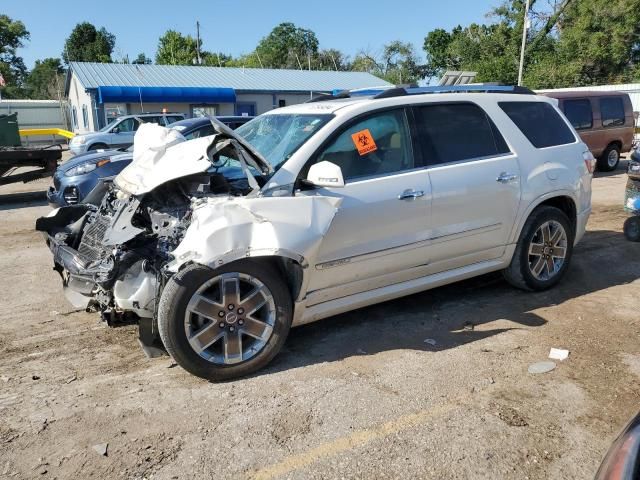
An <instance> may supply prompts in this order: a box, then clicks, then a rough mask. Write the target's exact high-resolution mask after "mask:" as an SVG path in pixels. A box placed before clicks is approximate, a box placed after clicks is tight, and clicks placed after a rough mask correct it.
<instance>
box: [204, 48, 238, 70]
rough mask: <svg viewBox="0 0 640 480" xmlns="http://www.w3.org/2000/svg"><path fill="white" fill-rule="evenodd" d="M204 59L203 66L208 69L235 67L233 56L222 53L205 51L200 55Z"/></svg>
mask: <svg viewBox="0 0 640 480" xmlns="http://www.w3.org/2000/svg"><path fill="white" fill-rule="evenodd" d="M200 57H201V58H202V65H206V66H208V67H231V66H235V65H234V61H233V57H232V56H231V55H227V54H224V53H222V52H207V51H204V52H202V53H201V54H200Z"/></svg>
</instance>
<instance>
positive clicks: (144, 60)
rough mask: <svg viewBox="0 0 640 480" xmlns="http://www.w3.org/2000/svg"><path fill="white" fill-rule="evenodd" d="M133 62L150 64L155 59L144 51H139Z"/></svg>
mask: <svg viewBox="0 0 640 480" xmlns="http://www.w3.org/2000/svg"><path fill="white" fill-rule="evenodd" d="M131 63H133V64H135V65H149V64H151V63H153V60H152V59H151V58H149V57H147V56H146V55H145V54H144V53H139V54H138V56H137V57H136V59H135V60H134V61H133V62H131Z"/></svg>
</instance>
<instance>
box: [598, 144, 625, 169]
mask: <svg viewBox="0 0 640 480" xmlns="http://www.w3.org/2000/svg"><path fill="white" fill-rule="evenodd" d="M618 163H620V147H618V145H616V144H615V143H612V144H611V145H609V146H608V147H607V148H605V149H604V152H602V155H600V158H599V159H598V170H600V171H601V172H611V171H613V170H615V169H616V168H618Z"/></svg>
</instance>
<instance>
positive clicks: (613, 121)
mask: <svg viewBox="0 0 640 480" xmlns="http://www.w3.org/2000/svg"><path fill="white" fill-rule="evenodd" d="M600 117H601V118H602V126H603V127H619V126H621V125H624V104H623V103H622V99H621V98H620V97H603V98H601V99H600Z"/></svg>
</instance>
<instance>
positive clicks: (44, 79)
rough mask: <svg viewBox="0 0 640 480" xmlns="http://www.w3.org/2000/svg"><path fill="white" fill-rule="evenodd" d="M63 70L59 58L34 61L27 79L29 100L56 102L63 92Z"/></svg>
mask: <svg viewBox="0 0 640 480" xmlns="http://www.w3.org/2000/svg"><path fill="white" fill-rule="evenodd" d="M63 76H64V68H63V67H62V64H61V62H60V59H59V58H45V59H44V60H36V63H35V66H34V67H33V69H32V70H31V72H30V73H29V76H28V77H27V82H26V83H27V91H28V94H29V96H30V97H31V98H37V99H50V100H58V99H59V98H60V95H61V94H62V92H63V90H64V85H63V84H64V80H63Z"/></svg>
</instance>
